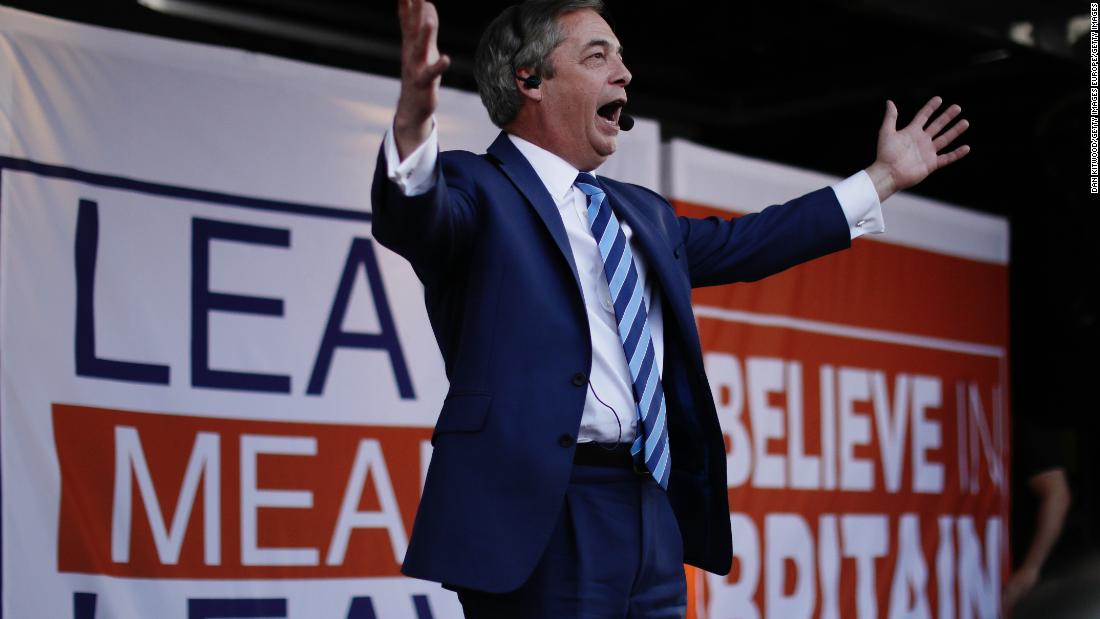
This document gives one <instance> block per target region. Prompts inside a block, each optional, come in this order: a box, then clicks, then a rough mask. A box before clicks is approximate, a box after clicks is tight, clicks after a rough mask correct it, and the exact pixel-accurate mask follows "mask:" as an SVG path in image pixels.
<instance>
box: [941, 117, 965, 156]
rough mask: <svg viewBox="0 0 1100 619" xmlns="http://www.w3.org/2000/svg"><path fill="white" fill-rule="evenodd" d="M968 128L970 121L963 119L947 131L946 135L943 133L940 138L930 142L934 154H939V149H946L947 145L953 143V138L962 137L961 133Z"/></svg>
mask: <svg viewBox="0 0 1100 619" xmlns="http://www.w3.org/2000/svg"><path fill="white" fill-rule="evenodd" d="M969 128H970V121H968V120H966V119H965V118H964V119H962V120H960V121H959V122H957V123H955V126H953V127H951V128H950V129H948V130H947V132H946V133H944V134H943V135H941V136H940V137H938V138H936V139H935V140H933V141H932V146H933V147H934V148H935V149H936V152H939V151H940V150H941V149H943V148H944V147H946V146H947V145H948V144H950V143H951V142H954V141H955V138H957V137H959V136H960V135H962V134H963V132H964V131H966V130H967V129H969ZM933 135H934V134H933Z"/></svg>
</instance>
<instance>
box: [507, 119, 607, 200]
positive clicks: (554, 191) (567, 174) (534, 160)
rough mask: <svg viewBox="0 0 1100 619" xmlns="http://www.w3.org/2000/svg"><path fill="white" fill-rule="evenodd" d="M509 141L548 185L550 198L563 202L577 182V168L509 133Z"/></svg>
mask: <svg viewBox="0 0 1100 619" xmlns="http://www.w3.org/2000/svg"><path fill="white" fill-rule="evenodd" d="M508 139H510V140H512V144H515V146H516V148H517V149H519V152H520V154H522V155H523V157H524V158H525V159H527V163H530V164H531V167H532V168H534V169H535V174H537V175H538V177H539V178H540V179H542V183H543V184H544V185H546V191H548V192H549V193H550V197H552V198H553V199H554V201H555V202H558V201H560V200H562V199H563V198H564V197H565V196H566V194H567V193H568V192H569V190H570V189H572V187H573V182H574V181H576V180H577V174H579V172H578V170H577V168H574V167H573V166H572V165H570V164H569V162H568V161H566V160H564V159H562V158H561V157H559V156H557V155H555V154H554V153H552V152H550V151H548V150H546V149H545V148H542V147H541V146H536V145H534V144H532V143H530V142H528V141H527V140H525V139H523V138H521V137H518V136H515V135H512V134H511V133H509V134H508ZM589 174H591V175H592V176H595V175H596V173H595V172H589Z"/></svg>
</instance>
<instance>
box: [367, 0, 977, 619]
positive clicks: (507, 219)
mask: <svg viewBox="0 0 1100 619" xmlns="http://www.w3.org/2000/svg"><path fill="white" fill-rule="evenodd" d="M602 9H603V6H602V3H601V2H600V0H531V1H529V2H526V3H524V4H521V5H518V6H515V7H510V8H509V9H507V10H506V11H505V12H504V13H502V14H501V15H500V16H499V17H498V18H497V19H496V20H495V21H494V22H493V23H492V24H491V25H490V26H489V27H488V28H487V30H486V32H485V34H484V35H483V37H482V41H481V43H480V45H479V49H478V53H477V58H476V69H475V70H476V73H477V80H478V87H479V91H480V93H481V97H482V100H483V101H484V103H485V105H486V107H487V109H488V110H489V115H490V118H491V119H492V120H493V122H494V123H496V124H497V125H498V126H500V127H501V128H502V130H503V131H502V133H501V134H500V136H499V137H498V138H497V140H496V141H495V142H494V143H493V144H492V145H491V146H490V147H489V149H488V152H487V153H486V154H484V155H475V154H472V153H467V152H443V153H440V152H439V151H438V148H437V146H436V142H437V138H436V129H435V121H434V112H435V109H436V105H437V101H438V89H439V78H440V75H441V74H442V73H443V72H444V71H445V70H446V68H447V66H448V64H449V60H448V58H447V57H446V56H443V55H440V54H439V52H438V50H437V48H436V43H435V39H436V32H437V28H438V18H437V16H436V12H435V8H434V7H433V6H432V5H431V4H430V3H426V2H424V1H423V0H401V1H400V3H399V14H400V19H401V26H402V33H403V52H402V54H403V55H402V77H401V95H400V99H399V101H398V105H397V110H396V114H395V117H394V123H393V128H392V130H391V131H390V132H388V133H387V135H386V138H385V144H384V146H383V149H382V153H381V154H380V157H379V161H378V166H377V171H376V175H375V179H374V186H373V190H372V204H373V211H374V220H373V222H374V223H373V226H374V228H373V234H374V236H375V238H376V239H377V240H378V241H379V242H380V243H382V244H383V245H385V246H387V247H389V248H391V249H393V250H394V251H396V252H398V253H399V254H401V255H402V256H404V257H405V258H406V259H408V260H409V262H410V263H411V264H412V266H413V269H414V270H415V272H416V274H417V276H418V277H419V278H420V280H421V282H422V283H423V284H424V289H425V303H426V305H427V309H428V313H429V318H430V320H431V323H432V328H433V330H434V332H435V336H436V340H437V342H438V344H439V347H440V351H441V352H442V354H443V359H444V362H445V365H446V370H447V377H448V379H449V381H450V389H449V391H448V394H447V398H446V400H445V401H444V403H443V408H442V410H441V412H440V415H439V420H438V422H437V424H436V428H435V432H434V434H433V437H432V441H433V444H434V446H435V449H434V453H433V457H432V462H431V465H430V467H429V470H428V475H427V480H426V482H425V487H424V493H423V497H422V499H421V503H420V508H419V510H418V512H417V516H416V523H415V526H414V529H413V533H412V538H411V540H410V544H409V549H408V553H407V555H406V557H405V562H404V566H403V568H402V569H403V572H404V573H405V574H408V575H410V576H414V577H418V578H424V579H429V580H435V581H438V582H442V583H444V586H447V587H449V588H452V589H454V590H456V591H458V593H459V599H460V601H461V602H462V605H463V609H464V612H465V614H466V616H467V617H508V618H515V617H547V618H551V617H553V618H555V619H562V618H569V617H601V618H603V617H607V618H611V617H617V618H623V617H631V618H642V617H644V618H655V617H680V616H683V613H684V608H685V597H686V595H685V583H684V572H683V563H685V562H686V563H690V564H693V565H697V566H700V567H703V568H705V569H707V570H710V571H712V572H716V573H720V574H725V573H727V572H728V571H729V569H730V566H731V562H732V558H731V544H730V526H729V505H728V499H727V489H726V478H725V466H726V465H725V458H726V453H725V446H724V443H723V439H722V435H721V430H720V428H719V423H718V418H717V414H716V412H715V407H714V402H713V400H712V398H711V392H710V387H709V385H708V383H707V379H706V377H705V375H704V373H703V361H702V353H701V350H700V345H699V339H698V334H697V332H696V329H695V321H694V316H693V314H692V309H691V303H690V302H691V298H690V292H691V288H692V287H693V286H707V285H716V284H726V283H731V282H735V281H751V280H756V279H759V278H762V277H766V276H768V275H770V274H772V273H776V272H779V271H782V270H783V269H786V268H788V267H791V266H793V265H796V264H799V263H801V262H804V261H806V260H810V259H812V258H814V257H817V256H821V255H824V254H826V253H829V252H832V251H836V250H839V249H843V248H846V247H848V246H849V244H850V242H851V239H853V238H855V237H856V236H859V235H860V234H863V233H865V232H874V231H878V230H881V229H882V221H881V212H880V206H879V205H880V202H881V200H884V199H885V198H886V197H888V196H889V195H891V194H892V193H894V192H895V191H897V190H899V189H903V188H905V187H908V186H911V185H913V184H915V183H917V182H919V181H920V180H922V179H923V178H924V177H925V176H927V175H928V174H929V173H931V172H932V171H933V170H935V169H937V168H939V167H942V166H944V165H947V164H949V163H951V162H953V161H955V160H957V159H958V158H960V157H962V156H963V155H965V154H966V153H967V151H968V148H967V147H965V146H963V147H959V148H957V149H955V150H953V151H951V152H948V153H946V154H942V155H940V154H937V152H938V151H940V150H942V149H944V148H945V147H946V146H947V145H948V144H949V143H950V142H951V141H952V140H954V138H955V137H957V136H958V135H959V134H960V133H962V131H964V130H965V129H966V127H967V124H966V121H959V122H957V123H955V124H954V125H952V126H951V127H950V128H948V125H949V124H950V123H951V121H952V120H953V119H954V118H955V117H956V116H958V114H959V111H960V110H959V108H958V106H951V107H949V108H948V109H947V110H946V111H945V112H943V113H941V114H939V115H938V116H937V117H936V118H935V119H933V118H932V115H933V114H934V113H935V112H936V110H937V109H938V108H939V106H940V101H939V100H938V98H936V99H933V100H932V101H930V102H929V103H928V104H927V105H925V106H924V108H922V109H921V110H920V112H918V114H917V115H916V117H915V119H914V121H913V122H912V123H911V124H910V125H909V126H908V127H905V128H904V129H902V130H900V131H899V130H897V129H896V128H895V120H896V118H897V110H896V109H895V108H894V106H893V104H892V103H889V102H888V103H887V112H886V117H885V119H884V121H883V126H882V128H881V130H880V134H879V143H878V157H877V159H876V161H875V162H874V164H872V165H871V166H870V167H869V168H867V169H866V170H864V171H861V172H858V173H857V174H855V175H853V176H852V177H850V178H848V179H847V180H845V181H842V182H841V183H838V184H837V185H835V186H833V187H827V188H823V189H821V190H818V191H815V192H813V193H810V194H808V195H806V196H803V197H801V198H797V199H795V200H792V201H790V202H788V203H786V204H782V205H776V206H772V207H769V208H767V209H765V210H764V211H763V212H761V213H758V214H755V215H748V216H744V217H741V218H735V219H731V220H722V219H719V218H708V219H689V218H684V217H677V216H676V214H675V213H674V212H673V210H672V208H671V206H670V205H669V204H668V202H667V201H665V200H664V199H663V198H662V197H661V196H659V195H657V194H656V193H654V192H652V191H650V190H648V189H645V188H642V187H639V186H636V185H630V184H626V183H620V182H617V181H614V180H612V179H608V178H602V177H601V178H599V179H597V178H596V177H595V175H594V174H592V172H593V171H594V170H596V168H598V167H599V166H600V164H601V163H603V162H604V161H605V160H606V159H607V158H608V157H609V156H610V155H611V154H612V153H613V152H615V148H616V137H617V135H618V132H619V129H620V127H619V122H620V119H621V118H622V116H621V108H622V105H623V104H624V103H625V102H626V87H627V85H628V84H629V83H630V80H631V74H630V72H629V71H628V70H627V68H626V65H625V64H624V63H623V58H622V54H621V47H620V45H619V41H618V39H617V38H616V36H615V33H614V32H613V31H612V30H611V28H610V27H609V26H608V24H607V22H606V21H604V19H603V18H602V17H601V14H600V13H601V11H602ZM929 121H931V122H929ZM926 124H927V126H925V125H926ZM609 265H611V266H609Z"/></svg>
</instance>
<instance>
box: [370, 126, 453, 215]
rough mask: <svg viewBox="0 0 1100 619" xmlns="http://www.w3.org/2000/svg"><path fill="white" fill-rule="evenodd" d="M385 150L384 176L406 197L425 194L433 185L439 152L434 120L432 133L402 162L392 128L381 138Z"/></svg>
mask: <svg viewBox="0 0 1100 619" xmlns="http://www.w3.org/2000/svg"><path fill="white" fill-rule="evenodd" d="M382 142H383V144H385V147H384V148H385V149H386V176H388V177H389V178H390V180H391V181H393V182H394V183H396V184H397V186H398V188H400V189H401V193H402V194H404V195H406V196H418V195H420V194H422V193H425V192H427V191H428V190H429V189H431V188H432V185H434V184H435V177H434V174H433V173H434V172H435V159H436V156H437V154H438V152H439V136H438V133H437V132H436V126H435V119H434V118H433V119H432V131H431V133H429V134H428V139H427V140H424V143H423V144H421V145H420V146H418V147H417V148H416V150H414V151H413V152H412V153H411V154H410V155H409V156H408V157H406V158H405V160H404V161H402V160H401V155H400V154H398V152H397V140H395V139H394V137H393V126H392V125H391V126H390V128H389V130H388V131H386V136H385V137H384V138H382Z"/></svg>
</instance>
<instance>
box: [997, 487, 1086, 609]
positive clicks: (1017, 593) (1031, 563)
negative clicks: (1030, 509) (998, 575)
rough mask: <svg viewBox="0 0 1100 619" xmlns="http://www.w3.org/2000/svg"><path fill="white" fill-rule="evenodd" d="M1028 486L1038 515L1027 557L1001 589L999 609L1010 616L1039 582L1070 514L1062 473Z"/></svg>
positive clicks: (1067, 488)
mask: <svg viewBox="0 0 1100 619" xmlns="http://www.w3.org/2000/svg"><path fill="white" fill-rule="evenodd" d="M1028 486H1029V487H1030V488H1031V491H1032V492H1034V493H1035V495H1036V496H1037V497H1038V498H1039V513H1038V517H1037V519H1036V522H1035V535H1034V536H1033V538H1032V540H1031V545H1030V546H1028V549H1027V554H1026V555H1025V556H1024V560H1023V562H1021V563H1020V567H1019V568H1018V569H1017V570H1016V572H1015V573H1013V574H1012V577H1011V578H1009V579H1008V582H1007V583H1006V584H1005V587H1004V593H1003V594H1002V598H1003V600H1002V605H1003V606H1004V609H1005V611H1006V614H1009V615H1010V614H1011V611H1012V608H1013V607H1014V606H1015V605H1016V603H1017V602H1019V601H1020V598H1022V597H1023V596H1024V595H1026V594H1027V592H1028V591H1030V590H1031V589H1032V588H1034V587H1035V584H1036V583H1037V582H1039V572H1040V571H1041V570H1042V568H1043V563H1046V560H1047V557H1048V556H1049V555H1050V551H1051V549H1052V548H1053V547H1054V542H1056V541H1058V536H1059V535H1061V533H1062V524H1063V523H1065V520H1066V512H1067V511H1069V504H1070V492H1069V484H1068V483H1066V472H1065V469H1062V468H1056V469H1054V470H1050V471H1046V472H1043V473H1039V474H1037V475H1033V476H1032V477H1031V479H1029V480H1028Z"/></svg>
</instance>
